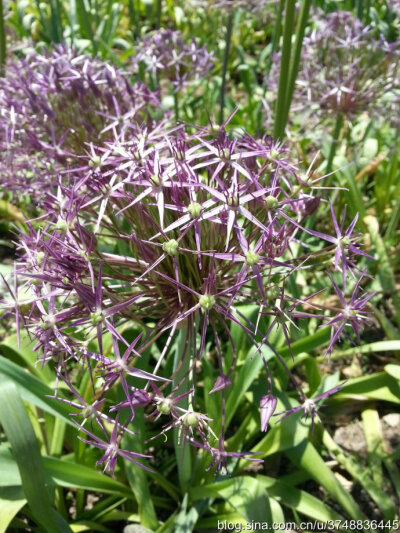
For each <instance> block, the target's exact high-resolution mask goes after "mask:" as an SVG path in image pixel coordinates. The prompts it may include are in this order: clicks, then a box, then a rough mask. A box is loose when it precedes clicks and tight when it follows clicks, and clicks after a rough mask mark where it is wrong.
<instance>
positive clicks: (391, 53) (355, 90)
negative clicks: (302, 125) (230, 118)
mask: <svg viewBox="0 0 400 533" xmlns="http://www.w3.org/2000/svg"><path fill="white" fill-rule="evenodd" d="M313 20H315V28H314V29H313V30H312V31H311V32H310V33H309V34H308V35H306V36H305V38H304V41H303V46H302V57H301V62H300V67H299V74H298V77H297V81H296V89H295V92H294V95H293V101H292V110H293V111H296V113H298V112H305V113H307V114H308V115H310V117H309V118H311V119H313V118H315V119H316V120H317V121H319V120H321V119H323V118H325V117H326V116H327V115H331V116H333V117H336V116H337V115H338V114H342V115H343V116H345V118H346V119H347V120H349V121H353V119H354V118H355V117H356V116H357V115H359V114H360V113H362V112H367V113H369V114H370V115H372V116H376V117H379V116H382V113H383V112H384V109H387V106H388V105H390V100H391V99H393V97H394V96H395V90H399V89H400V84H399V77H398V64H399V59H400V55H399V54H400V52H399V43H398V42H396V43H389V42H387V41H385V40H384V38H383V37H382V36H381V37H380V38H377V37H375V35H374V32H373V31H372V30H371V28H370V27H364V26H363V24H362V22H361V21H360V20H358V19H357V18H356V17H354V16H353V15H352V14H351V13H350V12H348V11H335V12H333V13H328V14H326V13H321V14H320V15H319V16H317V17H314V18H313ZM279 63H280V56H279V54H277V55H276V56H275V61H274V66H273V68H272V71H271V72H270V74H269V75H268V77H267V78H266V84H267V87H268V89H269V90H273V89H274V88H275V87H276V85H277V80H278V74H279ZM265 105H266V108H267V113H269V115H271V110H269V104H268V102H267V101H266V102H265Z"/></svg>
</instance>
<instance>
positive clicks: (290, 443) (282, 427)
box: [242, 402, 310, 464]
mask: <svg viewBox="0 0 400 533" xmlns="http://www.w3.org/2000/svg"><path fill="white" fill-rule="evenodd" d="M294 405H296V403H295V402H293V405H292V404H290V405H289V406H287V405H282V403H281V402H280V403H279V404H278V407H277V409H276V410H277V411H278V412H279V411H281V410H283V409H290V408H291V407H293V406H294ZM301 415H302V413H301V412H299V413H297V414H295V415H292V416H289V417H288V418H285V420H282V422H277V419H276V418H272V419H271V420H270V426H271V427H270V428H269V429H268V432H267V434H266V436H265V437H264V438H263V439H261V440H260V442H258V443H257V444H256V445H255V446H254V448H253V449H252V450H251V451H252V452H263V453H262V455H260V456H257V457H260V458H263V457H267V456H269V455H272V454H273V453H277V452H281V451H283V450H286V449H288V448H293V447H294V446H297V445H298V444H300V443H301V442H303V441H304V440H305V439H306V438H307V437H308V432H309V430H310V426H309V423H308V422H304V421H303V420H301ZM242 464H243V461H242Z"/></svg>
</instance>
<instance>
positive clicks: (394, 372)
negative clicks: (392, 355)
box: [384, 364, 400, 381]
mask: <svg viewBox="0 0 400 533" xmlns="http://www.w3.org/2000/svg"><path fill="white" fill-rule="evenodd" d="M384 370H385V372H387V373H388V374H389V375H390V376H392V378H394V379H397V380H398V381H400V365H393V364H389V365H385V367H384Z"/></svg>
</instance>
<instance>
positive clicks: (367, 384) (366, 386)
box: [334, 372, 400, 404]
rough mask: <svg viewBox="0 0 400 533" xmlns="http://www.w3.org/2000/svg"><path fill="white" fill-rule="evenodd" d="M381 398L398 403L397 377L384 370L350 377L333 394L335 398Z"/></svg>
mask: <svg viewBox="0 0 400 533" xmlns="http://www.w3.org/2000/svg"><path fill="white" fill-rule="evenodd" d="M347 398H349V399H357V400H361V401H365V400H381V401H385V402H393V403H397V404H399V403H400V385H399V382H398V380H397V379H395V378H393V377H392V376H390V375H389V374H387V373H386V372H378V373H376V374H371V375H369V376H363V377H361V378H354V379H350V380H349V381H348V382H347V383H346V384H345V385H344V386H343V388H342V390H340V391H339V392H338V393H337V394H336V395H335V398H334V399H335V400H339V399H340V400H343V399H347Z"/></svg>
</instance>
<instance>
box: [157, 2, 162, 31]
mask: <svg viewBox="0 0 400 533" xmlns="http://www.w3.org/2000/svg"><path fill="white" fill-rule="evenodd" d="M161 12H162V0H157V18H156V28H161Z"/></svg>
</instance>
